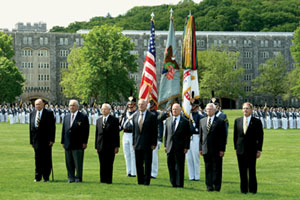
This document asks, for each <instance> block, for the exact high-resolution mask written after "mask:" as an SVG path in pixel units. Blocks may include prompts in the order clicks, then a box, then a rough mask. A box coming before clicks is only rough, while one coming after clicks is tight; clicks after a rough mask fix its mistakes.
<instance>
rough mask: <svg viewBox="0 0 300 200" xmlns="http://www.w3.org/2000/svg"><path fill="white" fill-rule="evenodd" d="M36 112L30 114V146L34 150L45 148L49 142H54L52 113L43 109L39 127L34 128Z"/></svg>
mask: <svg viewBox="0 0 300 200" xmlns="http://www.w3.org/2000/svg"><path fill="white" fill-rule="evenodd" d="M35 118H36V110H33V111H32V112H31V113H30V123H29V132H30V144H31V145H33V147H34V148H39V147H45V146H48V145H49V142H55V120H54V115H53V112H52V111H50V110H47V109H45V108H44V109H43V112H42V117H41V119H40V123H39V127H38V128H36V127H35Z"/></svg>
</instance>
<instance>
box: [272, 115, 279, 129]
mask: <svg viewBox="0 0 300 200" xmlns="http://www.w3.org/2000/svg"><path fill="white" fill-rule="evenodd" d="M272 121H273V128H274V129H278V119H277V118H273V119H272Z"/></svg>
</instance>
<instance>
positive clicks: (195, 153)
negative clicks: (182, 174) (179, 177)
mask: <svg viewBox="0 0 300 200" xmlns="http://www.w3.org/2000/svg"><path fill="white" fill-rule="evenodd" d="M186 161H187V166H188V172H189V179H190V180H200V153H199V134H193V138H192V140H191V142H190V149H189V151H188V152H187V154H186Z"/></svg>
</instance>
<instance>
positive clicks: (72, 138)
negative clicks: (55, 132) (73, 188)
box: [61, 99, 90, 183]
mask: <svg viewBox="0 0 300 200" xmlns="http://www.w3.org/2000/svg"><path fill="white" fill-rule="evenodd" d="M69 108H70V113H68V114H67V115H66V116H65V117H64V121H63V127H62V132H61V144H62V146H63V148H64V149H65V158H66V166H67V171H68V182H69V183H72V182H82V171H83V157H84V150H85V149H86V148H87V143H88V138H89V129H90V125H89V120H88V117H87V115H85V114H83V113H81V112H78V108H79V103H78V101H77V100H74V99H73V100H70V102H69ZM75 171H76V175H75Z"/></svg>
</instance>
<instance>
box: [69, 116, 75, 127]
mask: <svg viewBox="0 0 300 200" xmlns="http://www.w3.org/2000/svg"><path fill="white" fill-rule="evenodd" d="M73 121H74V114H71V124H70V127H71V126H72V125H73Z"/></svg>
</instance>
